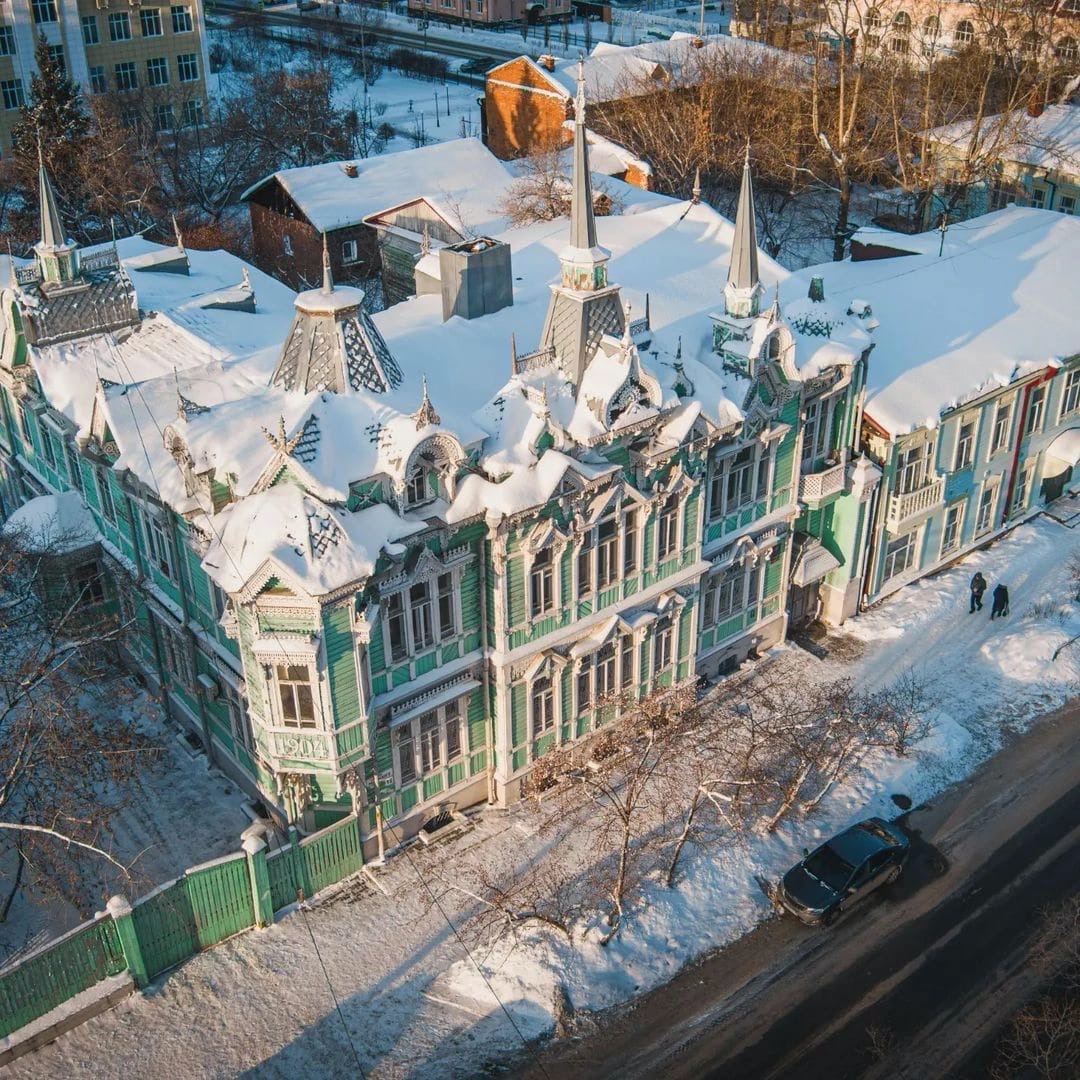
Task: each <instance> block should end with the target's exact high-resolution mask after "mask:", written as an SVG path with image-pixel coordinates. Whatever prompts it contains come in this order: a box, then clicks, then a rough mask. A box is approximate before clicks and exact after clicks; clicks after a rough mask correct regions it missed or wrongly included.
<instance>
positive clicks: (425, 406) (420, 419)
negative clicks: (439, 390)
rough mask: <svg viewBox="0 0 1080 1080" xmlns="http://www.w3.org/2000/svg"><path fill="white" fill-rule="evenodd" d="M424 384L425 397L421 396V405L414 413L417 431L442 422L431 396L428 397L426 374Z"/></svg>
mask: <svg viewBox="0 0 1080 1080" xmlns="http://www.w3.org/2000/svg"><path fill="white" fill-rule="evenodd" d="M423 385H424V394H423V397H421V398H420V407H419V408H418V409H417V410H416V412H414V413H413V414H412V418H413V422H414V423H415V424H416V430H417V431H423V429H424V428H426V427H430V426H432V425H433V424H439V423H442V420H441V418H440V417H439V414H438V413H437V412H436V411H435V406H434V405H432V404H431V398H429V397H428V392H427V376H426V375H425V376H424V377H423Z"/></svg>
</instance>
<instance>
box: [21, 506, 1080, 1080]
mask: <svg viewBox="0 0 1080 1080" xmlns="http://www.w3.org/2000/svg"><path fill="white" fill-rule="evenodd" d="M1078 550H1080V534H1078V533H1077V532H1074V531H1072V530H1070V529H1069V528H1067V527H1065V526H1063V525H1061V524H1059V523H1057V522H1055V521H1053V520H1051V519H1049V518H1047V517H1040V518H1038V519H1036V520H1034V521H1032V522H1030V523H1028V524H1026V525H1023V526H1021V527H1019V528H1017V529H1016V530H1014V531H1013V532H1012V533H1011V534H1009V535H1008V536H1007V537H1005V538H1004V539H1002V540H1001V541H1000V542H998V543H997V544H995V545H994V546H992V547H990V548H988V549H985V550H983V551H979V552H975V553H974V554H972V555H970V556H969V557H968V558H966V559H965V560H963V561H962V562H961V563H960V564H958V565H957V566H954V567H953V568H951V569H949V570H947V571H945V572H943V573H941V574H939V575H937V576H936V577H933V578H931V579H928V580H925V581H922V582H919V583H916V584H914V585H911V586H909V587H907V588H906V589H904V590H902V591H901V592H900V593H899V594H898V595H897V596H896V597H894V598H893V599H890V600H888V601H886V602H884V603H883V604H881V605H879V606H878V607H877V608H875V609H874V610H872V611H870V612H868V613H867V614H865V615H863V616H862V617H860V618H858V619H855V620H852V621H851V622H850V623H849V624H848V625H847V626H845V627H844V628H843V630H842V631H840V632H837V633H835V634H832V635H830V636H829V637H828V638H827V639H825V640H824V642H823V643H822V644H823V646H824V648H825V650H826V655H825V657H824V659H820V658H818V657H815V656H812V655H811V654H810V653H807V652H804V651H803V650H802V649H800V648H798V647H797V646H788V647H787V649H786V650H785V651H786V652H787V653H788V657H787V658H788V659H789V660H794V661H796V662H797V663H799V664H805V665H806V666H807V669H808V670H809V671H812V672H813V673H815V674H816V675H817V676H818V677H820V678H822V679H827V678H832V677H835V676H836V675H837V674H841V673H843V674H849V675H851V676H853V677H854V678H855V679H856V680H857V681H858V682H859V683H861V684H864V685H867V686H876V685H881V684H884V683H887V682H889V681H891V680H893V679H895V678H896V676H898V675H900V674H902V673H903V672H904V671H906V670H908V669H913V670H914V671H916V672H917V673H919V674H920V676H921V677H923V678H925V679H926V680H927V681H928V682H929V685H930V688H931V697H932V699H933V701H934V703H935V707H934V730H933V733H932V735H931V736H930V737H929V738H928V739H927V740H926V741H925V743H924V744H922V745H921V746H920V747H919V748H918V750H917V752H915V753H913V754H911V755H909V756H908V757H906V758H903V759H898V758H895V757H892V756H891V755H887V754H884V753H881V754H878V755H876V756H874V757H872V758H870V759H867V760H866V761H865V762H864V763H863V767H862V768H861V769H860V771H859V772H858V773H857V775H856V776H855V777H854V778H852V779H851V780H849V781H848V782H847V783H845V784H843V785H842V786H840V787H838V788H836V789H835V790H834V791H833V792H832V793H831V795H830V796H829V797H828V798H827V799H826V800H825V801H824V802H823V803H822V804H821V806H820V807H819V808H818V812H817V814H816V815H815V816H813V817H812V818H810V819H799V818H791V819H789V820H788V821H786V822H785V823H784V824H783V825H782V826H781V828H780V829H779V830H778V832H777V833H775V834H773V835H771V836H767V837H766V836H754V837H753V838H752V839H751V840H750V841H749V843H747V844H746V845H743V846H738V845H730V846H725V847H723V848H722V849H720V850H719V851H716V850H708V851H697V852H693V853H692V855H691V857H690V859H689V860H688V861H687V862H686V863H685V864H684V868H683V873H682V874H681V876H680V880H679V882H678V884H677V885H676V887H675V888H673V889H666V888H664V887H663V886H662V885H660V884H659V883H657V884H655V885H647V886H646V888H645V890H644V893H643V895H642V896H641V897H640V899H639V900H637V901H636V902H635V904H634V906H633V907H632V909H631V910H630V911H629V913H628V921H627V924H626V925H625V927H624V928H623V930H622V932H621V933H620V935H619V936H618V937H616V938H615V939H614V941H613V942H612V943H611V944H610V945H609V946H607V947H606V948H604V947H601V946H600V945H599V944H598V934H597V933H596V930H595V928H593V929H590V930H588V931H587V932H585V933H583V934H579V935H577V937H576V938H575V940H574V942H573V943H572V944H571V943H568V942H566V940H565V939H563V938H561V937H559V938H557V937H556V936H553V935H552V933H551V932H548V931H541V930H532V929H526V930H525V931H523V932H521V933H519V934H518V935H517V937H516V938H515V939H504V941H503V942H502V943H501V944H499V945H498V946H497V947H495V948H476V947H475V945H473V946H472V951H471V952H470V951H467V949H466V943H467V942H469V941H470V938H469V936H468V935H464V936H463V935H461V934H460V930H461V927H462V924H463V922H464V920H465V917H466V915H467V913H468V910H469V905H470V903H471V901H469V900H468V898H467V897H465V896H463V895H462V894H461V893H460V892H457V891H455V890H448V889H446V888H445V887H443V886H442V885H441V884H440V879H441V878H443V875H447V874H449V873H450V872H451V871H452V869H453V868H454V867H455V866H457V865H460V864H461V863H462V862H463V861H464V860H476V859H482V860H483V861H485V862H486V863H488V864H497V863H498V862H499V861H501V860H506V859H508V858H513V859H518V860H525V859H529V858H534V857H537V856H538V855H540V854H541V853H542V849H543V846H544V840H543V838H542V837H540V836H538V835H537V832H536V827H535V821H534V819H533V816H532V815H531V813H530V811H529V809H528V808H527V807H525V806H521V807H518V808H516V809H515V810H512V811H510V812H508V813H507V812H497V811H490V810H488V811H485V812H484V813H483V814H481V815H479V817H478V818H477V821H476V826H475V828H474V829H473V830H472V831H470V832H468V833H467V834H466V835H465V836H463V837H461V838H459V839H458V840H455V841H452V842H450V843H448V844H446V845H443V846H440V847H435V848H430V849H425V848H423V847H421V846H414V847H412V848H411V849H409V850H408V851H407V852H405V853H403V854H400V855H398V856H396V857H394V858H392V859H391V860H390V861H389V862H388V864H387V866H386V867H385V868H383V869H380V870H375V871H373V872H372V877H369V876H368V875H367V874H364V873H361V874H359V875H357V876H356V877H355V878H354V879H352V880H351V881H348V882H346V883H344V885H343V886H342V887H340V888H339V889H337V890H335V891H332V892H330V893H329V894H327V895H326V896H324V897H323V898H322V901H321V903H318V904H317V905H315V906H314V907H313V908H311V909H310V910H308V911H305V912H302V913H301V912H295V911H292V912H289V913H287V914H285V915H283V916H281V917H279V921H278V922H277V924H276V925H275V926H273V927H272V928H270V929H268V930H265V931H253V932H249V933H245V934H242V935H240V936H238V937H236V938H234V939H232V940H231V941H229V942H226V943H225V944H223V945H221V946H220V947H218V948H216V949H213V950H211V951H209V952H207V953H204V954H201V955H200V956H197V957H196V958H194V959H193V960H191V961H189V962H188V963H186V964H185V965H183V966H182V967H181V968H180V969H178V970H176V971H174V972H173V973H171V974H170V975H168V976H166V977H165V978H164V979H163V980H161V981H160V982H159V983H158V984H156V985H155V986H154V987H152V988H151V989H150V990H149V991H148V992H146V993H145V994H144V995H142V996H136V997H133V998H131V999H129V1000H128V1001H126V1002H124V1003H123V1004H121V1005H120V1006H118V1007H117V1008H116V1009H114V1010H113V1011H112V1012H110V1013H107V1014H105V1015H103V1016H101V1017H99V1018H97V1019H96V1020H93V1021H90V1022H89V1023H87V1024H85V1025H84V1026H83V1027H81V1028H79V1029H77V1030H76V1031H74V1032H72V1033H71V1034H69V1035H66V1036H64V1037H63V1038H62V1039H61V1040H60V1041H58V1042H57V1043H55V1044H53V1045H52V1046H49V1047H47V1048H45V1049H44V1050H42V1051H40V1052H39V1053H37V1054H35V1055H32V1056H30V1057H27V1058H23V1059H21V1060H20V1061H18V1062H17V1063H16V1064H14V1065H13V1066H12V1067H11V1068H12V1071H13V1072H14V1073H15V1074H16V1075H23V1076H56V1075H67V1076H91V1075H92V1076H95V1077H100V1076H121V1075H123V1076H125V1077H131V1076H148V1075H151V1074H156V1073H158V1072H159V1071H160V1070H161V1068H162V1067H163V1066H166V1065H169V1064H173V1065H174V1064H175V1063H176V1062H178V1061H183V1063H184V1070H185V1072H186V1073H187V1074H189V1075H234V1074H236V1073H239V1072H242V1071H243V1070H245V1069H252V1068H257V1069H258V1073H259V1075H260V1076H281V1077H286V1076H288V1077H293V1076H296V1075H319V1076H326V1077H333V1076H343V1077H344V1076H354V1075H357V1074H358V1071H359V1070H358V1065H360V1066H362V1068H363V1070H364V1072H365V1073H366V1074H367V1075H369V1076H371V1075H374V1076H385V1077H396V1076H411V1077H422V1076H432V1077H445V1076H463V1075H476V1074H477V1073H478V1072H479V1071H481V1070H482V1069H483V1068H484V1065H485V1063H486V1062H490V1061H493V1060H495V1059H499V1058H503V1057H505V1056H506V1055H508V1054H510V1053H511V1052H513V1051H515V1050H518V1049H520V1047H521V1045H522V1041H523V1040H527V1039H530V1038H532V1037H535V1036H538V1035H540V1034H542V1033H544V1032H545V1031H547V1030H549V1029H550V1027H551V1026H552V1023H553V991H554V988H555V986H556V985H557V984H559V983H561V984H563V986H565V988H566V990H567V991H568V994H569V997H570V999H571V1000H572V1002H573V1005H574V1006H575V1008H577V1009H583V1008H584V1009H594V1008H601V1007H604V1006H608V1005H611V1004H614V1003H617V1002H619V1001H622V1000H625V999H626V998H628V997H629V996H631V995H633V994H634V993H637V992H640V991H641V990H644V989H647V988H648V987H650V986H654V985H657V984H658V983H660V982H662V981H664V980H665V979H667V978H669V977H670V976H671V975H672V974H673V973H674V972H675V971H676V970H677V969H678V968H679V967H681V966H682V965H683V964H685V963H686V962H688V961H689V960H691V959H692V958H693V957H695V956H697V955H699V954H700V953H702V952H704V951H706V950H708V949H710V948H714V947H716V946H718V945H722V944H724V943H725V942H729V941H731V940H733V939H734V938H736V937H738V936H739V935H741V934H743V933H745V932H747V931H748V930H749V929H750V928H752V927H753V926H754V925H755V924H756V923H757V922H759V921H760V920H761V919H764V918H767V917H768V916H769V915H770V913H771V909H770V906H769V904H768V902H767V901H766V899H765V897H764V895H763V894H762V892H761V890H760V888H759V886H758V884H757V882H756V876H761V877H764V878H775V877H776V876H777V875H778V874H779V873H780V872H781V871H782V870H783V869H785V868H786V867H787V866H788V865H790V863H791V862H793V861H794V860H795V859H796V858H797V853H798V851H799V850H800V848H801V847H802V846H803V845H812V844H813V843H814V841H815V840H817V839H818V838H820V837H824V836H826V835H828V834H830V833H831V832H833V831H835V830H836V829H838V828H840V827H842V826H844V825H846V824H847V823H849V822H851V821H854V820H858V819H860V818H862V817H865V816H867V815H869V814H884V815H888V816H890V817H891V816H895V814H896V812H897V811H896V805H895V803H894V801H893V800H892V798H891V796H892V795H897V794H900V795H906V796H907V797H908V798H910V799H912V800H913V801H914V802H915V803H918V802H919V801H922V800H925V799H926V798H928V797H929V796H931V795H932V794H933V793H934V792H935V791H938V790H940V789H941V788H942V787H943V786H945V785H947V784H948V783H950V782H952V781H954V780H956V779H958V778H961V777H963V776H965V775H966V774H968V773H969V772H970V771H971V770H972V769H973V768H974V767H975V765H976V764H978V763H979V762H980V761H982V760H984V759H985V758H986V757H987V756H989V755H990V754H991V753H992V752H993V751H994V750H995V749H996V748H997V747H999V746H1000V745H1001V744H1002V743H1003V741H1005V740H1007V739H1008V738H1010V737H1011V736H1012V735H1014V734H1016V733H1018V732H1021V731H1023V730H1024V728H1025V727H1026V726H1027V725H1029V724H1030V723H1031V721H1032V720H1034V719H1035V718H1036V717H1037V716H1039V715H1041V714H1043V713H1045V712H1047V711H1048V710H1051V709H1053V708H1055V707H1057V706H1059V705H1061V704H1062V703H1063V702H1065V701H1066V700H1067V699H1068V698H1069V697H1071V696H1072V695H1074V694H1075V692H1076V687H1077V685H1078V682H1080V653H1078V651H1077V648H1076V647H1067V648H1065V649H1064V650H1063V651H1062V652H1061V654H1060V656H1059V658H1058V659H1057V660H1056V661H1055V660H1054V659H1052V657H1053V654H1054V652H1055V650H1057V649H1058V647H1059V646H1061V645H1062V644H1063V643H1065V642H1066V641H1068V640H1069V639H1070V638H1072V637H1073V636H1074V635H1077V634H1078V633H1080V605H1078V604H1077V603H1076V602H1075V601H1074V600H1073V599H1072V598H1073V596H1074V588H1075V586H1074V585H1073V584H1072V583H1071V582H1070V580H1069V571H1068V562H1069V558H1070V556H1071V555H1072V554H1074V553H1075V552H1076V551H1078ZM976 569H978V570H981V571H982V573H983V574H984V576H985V577H986V579H987V580H988V582H989V583H990V587H991V589H992V588H993V587H994V585H996V584H997V583H998V582H999V581H1000V582H1004V583H1005V584H1006V585H1007V586H1008V588H1009V592H1010V596H1011V607H1012V612H1011V615H1010V616H1009V617H1008V618H1007V619H1006V620H1004V621H994V622H991V620H990V613H989V605H987V607H986V609H985V610H984V611H982V612H976V613H975V614H970V613H969V611H968V582H969V580H970V578H971V576H972V574H973V573H974V571H975V570H976ZM193 801H194V800H193ZM206 854H209V852H207V853H206ZM103 1047H107V1048H108V1049H107V1052H103V1050H102V1048H103Z"/></svg>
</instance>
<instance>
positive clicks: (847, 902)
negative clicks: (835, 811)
mask: <svg viewBox="0 0 1080 1080" xmlns="http://www.w3.org/2000/svg"><path fill="white" fill-rule="evenodd" d="M803 850H804V851H805V850H806V849H805V848H804V849H803ZM908 850H909V845H908V839H907V837H906V836H905V835H904V834H903V832H902V831H901V830H900V828H899V827H898V826H896V825H892V824H890V823H889V822H887V821H885V820H884V819H883V818H877V817H874V818H867V820H866V821H860V822H859V824H858V825H852V826H851V828H850V829H846V830H845V831H844V832H842V833H840V834H839V835H837V836H834V837H833V838H832V839H831V840H826V841H825V843H824V844H822V845H821V847H819V848H818V849H817V850H816V851H812V852H810V853H809V854H808V855H807V856H806V858H805V859H803V860H802V862H800V863H798V864H797V865H796V866H793V867H792V868H791V869H790V870H789V871H788V872H787V873H786V874H785V875H784V877H783V879H782V881H781V882H780V902H781V903H782V904H783V905H784V907H786V908H787V909H788V911H790V912H791V913H792V914H793V915H795V916H797V917H798V918H800V919H801V920H802V921H803V922H804V923H807V924H809V925H810V926H828V925H830V923H832V922H833V921H834V920H835V919H836V917H837V916H838V915H839V914H840V912H841V911H844V910H846V909H847V908H849V907H850V906H851V905H852V904H854V903H857V902H858V901H859V900H861V899H862V898H863V897H864V896H866V895H867V894H869V893H871V892H873V891H874V890H875V889H876V888H878V886H880V885H891V884H892V883H893V882H894V881H895V880H896V879H897V878H898V877H899V876H900V872H901V871H902V870H903V868H904V861H905V860H906V859H907V856H908Z"/></svg>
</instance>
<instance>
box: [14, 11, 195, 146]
mask: <svg viewBox="0 0 1080 1080" xmlns="http://www.w3.org/2000/svg"><path fill="white" fill-rule="evenodd" d="M203 28H204V21H203V5H202V2H201V0H182V2H181V3H170V2H169V0H158V2H155V0H146V2H145V3H140V2H138V0H0V154H6V153H7V152H9V150H10V148H11V137H12V130H13V128H14V126H15V124H16V122H17V121H18V119H19V116H20V111H21V109H22V106H23V105H24V104H25V103H26V101H27V99H28V97H29V94H30V80H31V79H32V78H33V76H34V75H35V74H36V73H37V64H36V63H35V60H34V48H35V46H36V44H37V42H38V40H39V38H42V37H44V38H45V40H46V42H48V44H49V46H50V48H52V49H53V50H55V52H56V53H57V55H58V56H59V57H60V58H61V60H62V61H63V64H64V67H65V68H66V69H67V72H68V74H69V75H70V76H71V77H72V79H74V80H75V82H76V83H78V85H79V86H80V87H81V88H82V90H83V93H85V94H106V93H114V92H115V93H117V94H120V95H121V96H124V95H130V98H131V100H132V101H133V102H134V99H135V97H136V95H137V94H139V95H140V102H139V103H140V105H145V106H146V107H147V108H149V110H150V115H149V117H148V119H149V120H150V121H151V122H152V123H153V124H154V126H155V127H156V128H157V129H158V130H159V131H169V130H172V129H173V128H174V127H176V126H178V125H185V126H186V125H189V124H193V123H199V122H201V120H202V117H203V114H204V110H205V108H206V101H207V76H208V74H209V70H210V61H209V57H208V55H207V47H206V36H205V34H204V32H203ZM147 95H149V99H148V100H145V101H144V98H146V96H147Z"/></svg>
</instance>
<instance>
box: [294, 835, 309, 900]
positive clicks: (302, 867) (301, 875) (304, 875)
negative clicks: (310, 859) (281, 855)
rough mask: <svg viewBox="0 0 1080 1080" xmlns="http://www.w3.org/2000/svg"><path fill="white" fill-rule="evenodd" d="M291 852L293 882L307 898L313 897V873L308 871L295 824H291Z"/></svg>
mask: <svg viewBox="0 0 1080 1080" xmlns="http://www.w3.org/2000/svg"><path fill="white" fill-rule="evenodd" d="M289 848H290V851H289V854H290V855H291V856H292V864H293V884H295V885H296V887H297V889H299V890H300V891H301V892H303V894H304V899H305V900H310V899H311V891H312V890H311V875H310V874H309V873H308V868H307V861H306V860H305V858H304V852H303V849H302V848H301V847H300V834H299V833H298V832H297V831H296V826H295V825H290V826H289Z"/></svg>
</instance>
